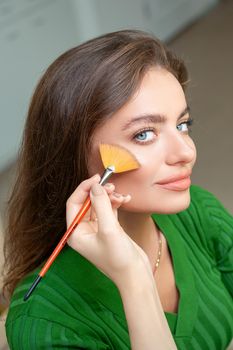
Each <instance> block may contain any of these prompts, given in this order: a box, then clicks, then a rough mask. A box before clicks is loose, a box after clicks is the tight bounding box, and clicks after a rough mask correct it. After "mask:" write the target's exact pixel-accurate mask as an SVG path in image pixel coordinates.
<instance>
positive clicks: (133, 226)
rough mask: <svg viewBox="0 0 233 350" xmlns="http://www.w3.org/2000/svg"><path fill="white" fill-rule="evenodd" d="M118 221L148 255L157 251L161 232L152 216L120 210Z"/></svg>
mask: <svg viewBox="0 0 233 350" xmlns="http://www.w3.org/2000/svg"><path fill="white" fill-rule="evenodd" d="M118 219H119V222H120V224H121V226H122V227H123V229H124V231H125V232H126V233H127V234H128V235H129V236H130V238H131V239H133V240H134V242H136V243H137V244H138V245H139V246H140V247H141V248H142V249H143V250H144V251H145V252H146V253H149V252H150V250H151V249H153V251H155V249H156V247H157V245H158V234H159V230H158V228H157V227H156V225H155V223H154V221H153V219H152V218H151V216H150V215H148V214H141V213H133V212H127V211H123V210H118Z"/></svg>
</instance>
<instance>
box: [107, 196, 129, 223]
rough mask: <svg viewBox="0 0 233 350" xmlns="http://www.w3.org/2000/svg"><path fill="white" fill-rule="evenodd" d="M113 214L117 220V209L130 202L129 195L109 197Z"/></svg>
mask: <svg viewBox="0 0 233 350" xmlns="http://www.w3.org/2000/svg"><path fill="white" fill-rule="evenodd" d="M109 198H110V200H111V203H112V208H113V213H114V215H115V217H116V218H118V209H119V208H120V207H121V206H122V205H123V204H125V203H128V202H129V201H130V200H131V196H130V195H129V194H127V195H120V194H119V193H115V192H114V193H113V194H112V195H111V196H110V197H109Z"/></svg>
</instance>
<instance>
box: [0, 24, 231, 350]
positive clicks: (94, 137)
mask: <svg viewBox="0 0 233 350" xmlns="http://www.w3.org/2000/svg"><path fill="white" fill-rule="evenodd" d="M186 83H187V71H186V68H185V65H184V63H183V62H182V61H181V60H179V59H178V58H176V57H175V56H174V55H173V54H172V53H171V52H170V51H169V50H168V49H167V48H166V47H164V45H162V44H161V43H160V42H159V40H158V39H156V38H155V37H153V36H151V35H149V34H146V33H143V32H140V31H133V30H131V31H130V30H128V31H127V30H125V31H120V32H115V33H110V34H107V35H104V36H101V37H99V38H96V39H93V40H91V41H89V42H87V43H84V44H82V45H80V46H79V47H76V48H73V49H71V50H69V51H68V52H66V53H64V54H63V55H62V56H60V57H59V58H58V59H57V60H56V61H55V62H54V63H53V64H52V65H51V66H50V67H49V68H48V70H47V71H46V72H45V74H44V76H43V77H42V79H41V81H40V82H39V84H38V86H37V88H36V91H35V93H34V96H33V98H32V101H31V105H30V108H29V113H28V119H27V122H26V127H25V133H24V141H23V146H22V150H21V158H20V162H19V175H18V179H17V182H16V185H15V188H14V192H13V195H12V198H11V201H10V208H9V227H8V234H7V238H6V245H5V251H6V267H7V274H6V278H5V290H6V291H8V293H9V294H10V295H11V294H12V293H13V291H14V293H13V296H12V299H11V305H10V310H9V313H8V318H7V322H6V332H7V337H8V341H9V345H10V348H11V349H17V350H18V349H24V350H25V349H26V350H27V349H30V350H31V349H45V348H52V349H58V348H59V349H61V348H63V349H66V348H75V349H130V348H131V349H133V350H138V349H140V350H141V349H143V350H152V349H153V350H154V349H160V350H162V349H189V350H191V349H205V350H206V349H211V350H214V349H218V350H219V349H225V348H226V346H227V345H228V344H229V342H230V340H231V338H232V335H233V303H232V294H233V288H232V279H233V264H232V240H233V218H232V216H230V214H229V213H227V211H226V210H225V209H224V208H223V207H222V205H221V204H220V203H219V201H218V200H217V199H216V198H215V197H214V196H213V195H212V194H210V193H209V192H207V191H205V190H203V189H201V188H199V187H197V186H191V187H190V175H191V172H192V168H193V166H194V163H195V160H196V149H195V145H194V143H193V141H192V139H191V138H190V135H189V128H190V125H191V123H192V120H191V119H190V116H189V107H188V105H187V102H186V99H185V94H184V90H185V86H186ZM100 143H107V144H117V145H119V146H122V147H125V148H126V149H128V150H129V151H130V152H131V153H132V154H133V155H134V156H135V157H136V158H137V160H138V161H139V163H140V168H139V169H137V170H134V171H131V172H126V173H122V174H115V175H113V176H112V179H111V183H109V184H108V185H105V186H104V187H102V186H100V185H99V184H98V182H99V180H100V175H99V174H101V173H102V172H103V170H104V169H103V165H102V162H101V159H100V155H99V144H100ZM89 192H90V194H91V200H92V208H91V211H90V212H89V213H88V214H87V216H86V218H85V220H83V221H82V223H81V224H80V225H79V226H78V227H77V228H76V230H75V231H74V233H73V234H72V236H71V238H70V239H69V242H68V246H66V247H65V248H64V249H63V251H62V252H61V253H60V255H59V256H58V258H57V259H56V260H55V262H54V263H53V265H52V267H51V268H50V269H49V271H48V272H47V274H46V277H45V278H44V279H43V281H42V282H41V283H40V284H39V285H38V287H37V288H36V290H35V291H34V292H33V294H32V296H31V297H30V299H29V300H28V301H26V302H24V301H23V296H24V295H25V293H26V291H27V290H28V287H29V286H30V285H31V283H32V281H33V280H34V278H35V276H36V275H37V274H38V271H39V270H40V268H41V266H42V265H43V263H44V262H45V261H46V259H47V258H48V256H49V255H50V253H51V251H52V250H53V248H54V247H55V246H56V244H57V242H58V241H59V239H60V237H61V236H62V235H63V233H64V232H65V230H66V226H69V225H70V223H71V221H72V219H73V218H74V216H75V215H76V213H77V211H78V210H79V208H80V206H81V204H82V203H83V201H84V199H85V197H86V196H87V194H88V193H89ZM65 217H66V220H65ZM12 256H13V257H14V259H13V261H12Z"/></svg>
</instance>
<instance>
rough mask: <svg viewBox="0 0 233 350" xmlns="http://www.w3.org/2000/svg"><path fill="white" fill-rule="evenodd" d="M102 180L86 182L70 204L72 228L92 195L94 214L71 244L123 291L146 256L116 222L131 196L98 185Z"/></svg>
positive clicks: (72, 196) (88, 216)
mask: <svg viewBox="0 0 233 350" xmlns="http://www.w3.org/2000/svg"><path fill="white" fill-rule="evenodd" d="M99 181H100V176H99V175H95V176H93V177H91V178H90V179H88V180H85V181H83V182H82V183H81V184H80V185H79V186H78V187H77V189H76V190H75V191H74V192H73V194H72V195H71V196H70V197H69V199H68V200H67V226H69V225H70V224H71V222H72V220H73V219H74V217H75V216H76V214H77V213H78V211H79V209H80V208H81V206H82V204H83V202H84V201H85V199H86V197H87V196H88V195H89V193H90V198H91V202H92V207H91V210H90V211H88V212H87V214H86V215H85V217H84V218H83V220H82V221H81V222H80V224H79V225H78V226H77V227H76V229H75V230H74V232H73V233H72V235H71V237H70V238H69V240H68V244H69V245H70V246H71V247H72V248H73V249H75V250H76V251H77V252H79V253H80V254H81V255H83V256H84V257H85V258H86V259H88V260H89V261H91V262H92V263H93V264H94V265H95V266H96V267H97V268H98V269H99V270H101V271H102V272H103V273H104V274H105V275H107V276H108V277H109V278H110V279H111V280H113V282H114V283H115V284H116V285H117V286H118V287H120V286H121V285H124V284H125V283H126V281H127V280H128V278H129V277H130V276H131V275H132V273H134V272H135V274H136V271H137V268H138V267H139V266H140V267H141V266H142V265H143V264H144V265H145V269H146V267H147V268H148V264H149V260H148V258H147V255H146V254H145V252H144V251H143V250H142V249H141V248H140V247H139V246H138V245H137V244H136V243H135V242H134V241H133V240H132V239H131V238H130V237H129V236H128V235H127V234H126V233H125V231H124V230H123V228H122V227H121V226H120V224H119V222H118V220H117V210H118V208H119V207H120V206H121V205H122V204H123V203H126V202H128V201H129V200H130V199H131V198H130V196H129V195H128V196H123V195H121V194H119V193H115V192H114V189H115V188H114V185H113V184H106V185H104V186H101V185H99V183H98V182H99Z"/></svg>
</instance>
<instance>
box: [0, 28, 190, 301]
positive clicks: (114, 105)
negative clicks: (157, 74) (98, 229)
mask: <svg viewBox="0 0 233 350" xmlns="http://www.w3.org/2000/svg"><path fill="white" fill-rule="evenodd" d="M153 66H159V67H162V68H164V69H166V70H168V71H169V72H171V73H172V74H173V75H174V76H175V77H176V78H177V80H178V81H179V82H180V84H181V86H182V87H183V89H184V87H185V85H186V83H187V78H188V77H187V70H186V67H185V65H184V63H183V61H182V60H180V59H178V58H177V57H176V56H175V55H174V54H173V53H172V52H170V51H169V50H168V48H166V46H165V45H164V44H162V43H161V42H160V41H159V40H158V39H157V38H156V37H154V36H153V35H151V34H148V33H144V32H141V31H137V30H122V31H118V32H114V33H109V34H106V35H102V36H100V37H98V38H95V39H92V40H89V41H88V42H85V43H83V44H81V45H79V46H77V47H74V48H72V49H70V50H68V51H67V52H65V53H64V54H62V55H61V56H60V57H58V58H57V59H56V60H55V61H54V62H53V63H52V64H51V65H50V66H49V68H48V69H47V71H46V72H45V73H44V75H43V76H42V78H41V80H40V81H39V83H38V85H37V87H36V89H35V92H34V94H33V96H32V99H31V103H30V106H29V111H28V116H27V120H26V124H25V129H24V134H23V140H22V145H21V149H20V154H19V160H18V172H17V179H16V182H15V185H14V188H13V191H12V194H11V197H10V200H9V203H8V225H7V229H6V238H5V246H4V253H5V274H4V291H5V295H7V296H11V294H12V292H13V290H14V288H15V287H16V285H17V284H18V282H19V281H20V280H21V279H22V278H23V277H24V276H25V275H26V274H28V273H29V272H30V271H32V270H34V269H35V268H36V267H38V266H39V265H40V264H42V263H43V262H44V261H45V260H46V259H47V258H48V256H49V255H50V254H51V252H52V250H53V249H54V248H55V246H56V245H57V243H58V241H59V240H60V238H61V236H62V235H63V233H64V232H65V230H66V201H67V198H68V197H69V196H70V195H71V193H72V192H73V191H74V189H75V188H76V187H77V186H78V185H79V183H80V182H82V181H83V180H84V179H86V178H87V177H88V154H89V152H90V147H91V137H92V135H93V133H94V131H95V130H96V128H98V126H99V125H100V124H101V123H103V122H104V120H105V119H106V118H110V117H111V114H112V113H114V112H115V111H117V110H118V109H119V108H121V107H122V106H123V105H124V104H125V103H126V102H127V101H128V100H129V99H130V97H131V96H132V95H133V93H134V92H135V91H136V89H137V87H138V86H139V84H140V81H141V79H142V78H143V76H144V74H145V73H146V72H147V71H148V69H149V68H151V67H153Z"/></svg>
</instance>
